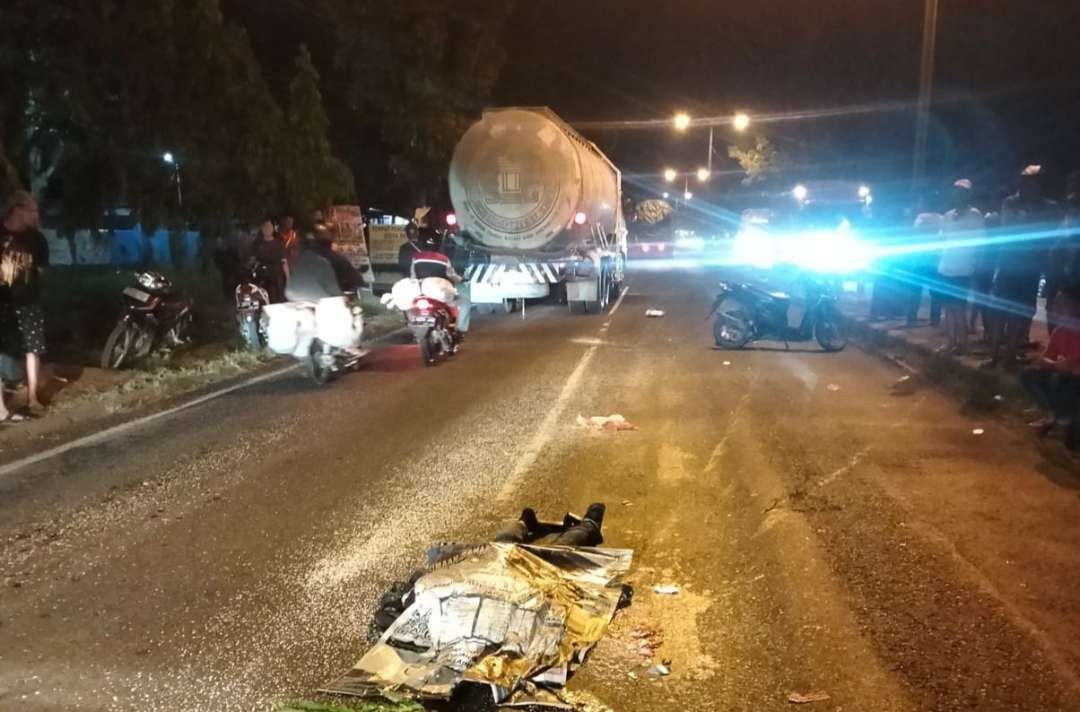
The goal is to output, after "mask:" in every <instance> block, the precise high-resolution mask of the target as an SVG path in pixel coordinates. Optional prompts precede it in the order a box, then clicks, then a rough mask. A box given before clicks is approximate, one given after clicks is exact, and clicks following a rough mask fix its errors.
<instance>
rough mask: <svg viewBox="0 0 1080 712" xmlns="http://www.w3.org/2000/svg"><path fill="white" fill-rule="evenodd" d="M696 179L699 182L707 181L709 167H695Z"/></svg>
mask: <svg viewBox="0 0 1080 712" xmlns="http://www.w3.org/2000/svg"><path fill="white" fill-rule="evenodd" d="M697 179H698V182H699V183H704V182H706V181H708V180H709V169H708V168H698V169H697Z"/></svg>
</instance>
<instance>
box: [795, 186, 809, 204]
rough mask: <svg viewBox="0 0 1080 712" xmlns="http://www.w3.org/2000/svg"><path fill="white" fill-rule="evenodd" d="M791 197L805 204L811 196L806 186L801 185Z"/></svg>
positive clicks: (796, 187)
mask: <svg viewBox="0 0 1080 712" xmlns="http://www.w3.org/2000/svg"><path fill="white" fill-rule="evenodd" d="M791 195H792V196H794V197H795V200H798V201H799V202H800V203H803V202H806V196H808V195H810V191H809V190H807V188H806V186H805V185H803V184H802V183H800V184H799V185H797V186H795V188H794V189H793V190H792V191H791Z"/></svg>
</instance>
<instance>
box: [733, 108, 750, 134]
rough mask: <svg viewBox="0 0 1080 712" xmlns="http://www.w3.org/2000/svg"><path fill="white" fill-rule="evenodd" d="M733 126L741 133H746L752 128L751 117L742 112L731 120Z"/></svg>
mask: <svg viewBox="0 0 1080 712" xmlns="http://www.w3.org/2000/svg"><path fill="white" fill-rule="evenodd" d="M731 125H732V127H733V128H734V129H735V130H736V131H738V132H739V133H742V132H743V131H746V129H748V128H750V115H749V114H746V113H743V112H741V111H740V112H739V113H737V114H735V116H734V117H733V118H732V119H731Z"/></svg>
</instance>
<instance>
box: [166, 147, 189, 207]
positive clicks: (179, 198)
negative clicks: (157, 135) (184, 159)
mask: <svg viewBox="0 0 1080 712" xmlns="http://www.w3.org/2000/svg"><path fill="white" fill-rule="evenodd" d="M161 160H163V161H165V163H167V164H168V165H170V166H172V167H173V171H174V173H175V176H176V207H178V208H182V207H184V189H183V187H182V186H181V184H180V162H179V161H177V160H176V157H175V156H173V154H172V151H166V152H165V154H164V155H163V156H162V157H161Z"/></svg>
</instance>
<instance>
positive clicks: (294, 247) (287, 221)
mask: <svg viewBox="0 0 1080 712" xmlns="http://www.w3.org/2000/svg"><path fill="white" fill-rule="evenodd" d="M278 239H279V240H281V245H282V246H283V247H284V248H285V257H286V259H288V261H289V264H292V263H293V262H294V261H296V256H297V255H298V254H300V235H299V233H297V232H296V221H295V220H293V217H292V215H283V216H282V217H281V225H280V226H279V227H278Z"/></svg>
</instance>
